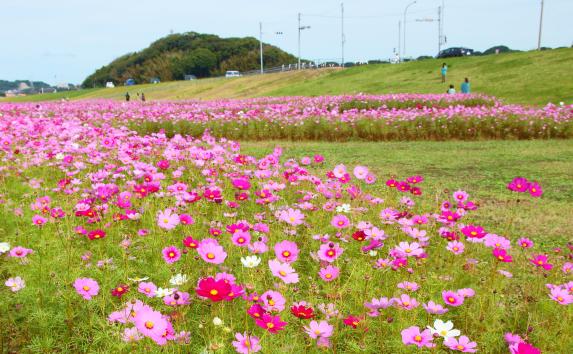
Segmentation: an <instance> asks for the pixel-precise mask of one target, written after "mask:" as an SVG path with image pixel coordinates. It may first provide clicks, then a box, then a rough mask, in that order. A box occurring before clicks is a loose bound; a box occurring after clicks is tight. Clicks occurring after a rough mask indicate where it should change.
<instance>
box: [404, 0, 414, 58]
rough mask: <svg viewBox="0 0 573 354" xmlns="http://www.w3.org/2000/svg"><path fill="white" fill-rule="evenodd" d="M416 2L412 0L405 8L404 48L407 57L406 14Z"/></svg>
mask: <svg viewBox="0 0 573 354" xmlns="http://www.w3.org/2000/svg"><path fill="white" fill-rule="evenodd" d="M415 3H416V1H412V2H411V3H409V4H408V6H406V9H404V48H403V51H404V53H403V55H404V58H405V57H406V14H407V13H408V8H409V7H410V6H412V5H414V4H415Z"/></svg>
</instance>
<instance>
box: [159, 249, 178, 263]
mask: <svg viewBox="0 0 573 354" xmlns="http://www.w3.org/2000/svg"><path fill="white" fill-rule="evenodd" d="M161 253H162V254H163V259H164V260H165V262H167V263H169V264H171V263H175V262H177V261H178V260H179V258H181V251H179V249H178V248H177V247H175V246H169V247H165V248H164V249H163V251H161Z"/></svg>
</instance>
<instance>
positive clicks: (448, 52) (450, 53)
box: [438, 47, 474, 58]
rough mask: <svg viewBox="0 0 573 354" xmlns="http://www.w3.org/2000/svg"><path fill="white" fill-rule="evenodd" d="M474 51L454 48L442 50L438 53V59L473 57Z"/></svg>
mask: <svg viewBox="0 0 573 354" xmlns="http://www.w3.org/2000/svg"><path fill="white" fill-rule="evenodd" d="M473 54H474V50H473V49H469V48H462V47H454V48H448V49H444V50H442V51H441V52H440V53H438V58H452V57H463V56H466V55H473Z"/></svg>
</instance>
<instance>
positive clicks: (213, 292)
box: [209, 289, 219, 296]
mask: <svg viewBox="0 0 573 354" xmlns="http://www.w3.org/2000/svg"><path fill="white" fill-rule="evenodd" d="M218 293H219V292H218V291H217V290H216V289H213V290H211V291H209V294H211V295H213V296H215V295H217V294H218Z"/></svg>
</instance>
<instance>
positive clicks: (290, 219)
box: [279, 208, 304, 226]
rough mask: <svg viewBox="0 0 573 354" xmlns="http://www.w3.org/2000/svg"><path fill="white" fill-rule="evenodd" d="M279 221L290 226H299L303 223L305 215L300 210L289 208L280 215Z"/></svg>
mask: <svg viewBox="0 0 573 354" xmlns="http://www.w3.org/2000/svg"><path fill="white" fill-rule="evenodd" d="M279 220H281V221H284V222H286V223H287V224H289V225H292V226H297V225H300V224H302V223H303V220H304V214H303V213H302V212H301V211H300V210H298V209H292V208H289V209H287V210H283V211H281V212H280V213H279Z"/></svg>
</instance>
